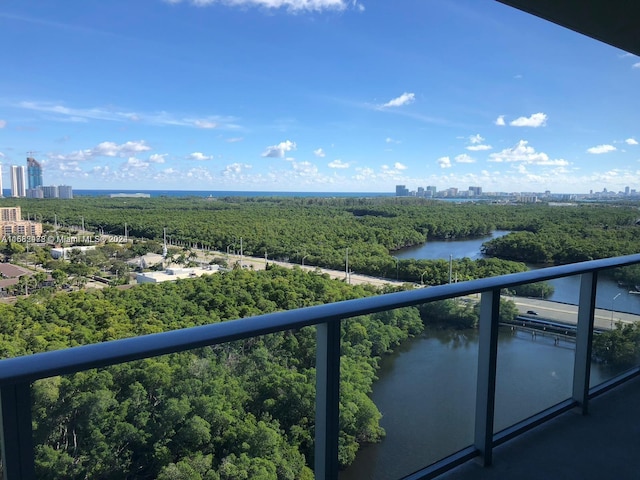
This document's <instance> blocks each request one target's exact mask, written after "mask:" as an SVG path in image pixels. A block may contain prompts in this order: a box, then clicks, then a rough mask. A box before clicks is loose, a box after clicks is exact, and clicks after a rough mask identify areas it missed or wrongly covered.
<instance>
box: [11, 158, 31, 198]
mask: <svg viewBox="0 0 640 480" xmlns="http://www.w3.org/2000/svg"><path fill="white" fill-rule="evenodd" d="M11 196H12V197H26V196H27V182H26V176H25V171H24V167H22V166H20V167H19V166H17V165H12V166H11Z"/></svg>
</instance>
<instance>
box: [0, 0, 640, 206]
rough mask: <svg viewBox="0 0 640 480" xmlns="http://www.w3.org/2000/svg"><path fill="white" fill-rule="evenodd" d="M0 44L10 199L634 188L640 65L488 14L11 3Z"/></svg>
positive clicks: (385, 5) (498, 12)
mask: <svg viewBox="0 0 640 480" xmlns="http://www.w3.org/2000/svg"><path fill="white" fill-rule="evenodd" d="M0 42H1V44H2V46H3V47H2V49H0V65H2V68H1V69H0V161H1V162H2V164H3V167H4V168H3V172H4V173H3V176H4V178H3V180H4V185H5V186H6V185H7V182H8V176H7V173H6V172H7V170H8V168H7V166H8V165H13V164H17V165H25V157H26V156H27V152H30V151H31V152H34V154H33V156H34V157H35V158H37V159H38V160H40V161H41V162H42V164H43V167H44V180H45V184H67V185H72V186H73V187H74V188H75V189H89V188H104V189H119V188H121V189H177V190H247V191H253V190H258V191H318V192H324V191H336V192H340V191H356V192H391V191H394V189H395V185H396V184H406V185H407V187H408V188H410V189H412V190H415V189H416V188H417V187H418V186H427V185H435V186H436V187H437V188H438V189H439V190H442V189H446V188H449V187H456V188H460V189H465V190H466V189H467V188H468V187H469V186H471V185H474V186H475V185H478V186H482V187H483V189H484V190H485V191H506V192H520V191H522V192H530V191H534V192H539V191H544V190H551V191H552V192H554V193H560V192H563V193H580V192H588V191H589V190H594V191H601V190H603V189H604V188H607V189H608V190H610V191H611V190H613V191H618V190H623V189H624V187H625V186H630V187H631V188H636V189H638V190H640V163H639V162H640V145H638V142H640V122H638V112H640V95H638V90H639V88H638V87H639V86H640V58H638V57H636V56H632V55H629V54H625V52H623V51H620V50H618V49H616V48H613V47H610V46H608V45H604V44H601V43H599V42H597V41H595V40H592V39H590V38H587V37H584V36H581V35H579V34H576V33H574V32H571V31H568V30H565V29H563V28H561V27H558V26H555V25H553V24H550V23H548V22H545V21H543V20H540V19H538V18H535V17H532V16H529V15H527V14H524V13H522V12H519V11H517V10H514V9H512V8H509V7H506V6H504V5H502V4H499V3H497V2H494V1H492V0H394V1H379V0H357V1H356V0H171V1H166V0H136V1H131V0H109V1H106V0H85V1H69V2H51V1H50V0H41V1H34V0H4V1H3V2H2V3H1V4H0Z"/></svg>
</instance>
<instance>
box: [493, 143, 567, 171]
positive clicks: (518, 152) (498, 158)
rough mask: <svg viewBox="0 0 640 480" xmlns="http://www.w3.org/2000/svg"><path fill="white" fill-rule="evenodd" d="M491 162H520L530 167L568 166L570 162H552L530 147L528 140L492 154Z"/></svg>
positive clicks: (556, 160) (557, 160)
mask: <svg viewBox="0 0 640 480" xmlns="http://www.w3.org/2000/svg"><path fill="white" fill-rule="evenodd" d="M489 161H490V162H497V163H502V162H504V163H511V162H520V163H525V164H530V165H545V166H551V165H553V166H566V165H569V162H568V161H566V160H563V159H555V160H552V159H550V158H549V156H548V155H547V154H546V153H544V152H536V150H535V149H534V148H533V147H532V146H530V145H529V142H527V141H526V140H520V141H519V142H518V144H517V145H516V146H515V147H513V148H505V149H504V150H502V151H501V152H496V153H492V154H491V155H489Z"/></svg>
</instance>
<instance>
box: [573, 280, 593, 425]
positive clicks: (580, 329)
mask: <svg viewBox="0 0 640 480" xmlns="http://www.w3.org/2000/svg"><path fill="white" fill-rule="evenodd" d="M597 284H598V274H597V272H590V273H583V274H582V275H581V276H580V301H579V303H578V326H577V330H576V356H575V361H574V364H573V399H574V400H575V401H576V402H578V404H579V405H580V407H581V409H582V414H583V415H586V414H587V413H589V380H590V377H591V344H592V341H593V319H594V315H595V310H596V287H597Z"/></svg>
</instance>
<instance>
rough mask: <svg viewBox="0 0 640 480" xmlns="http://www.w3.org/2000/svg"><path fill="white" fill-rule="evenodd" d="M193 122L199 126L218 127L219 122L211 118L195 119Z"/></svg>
mask: <svg viewBox="0 0 640 480" xmlns="http://www.w3.org/2000/svg"><path fill="white" fill-rule="evenodd" d="M193 124H194V125H195V126H196V127H198V128H216V127H217V126H218V124H217V123H216V122H212V121H211V120H194V121H193Z"/></svg>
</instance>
